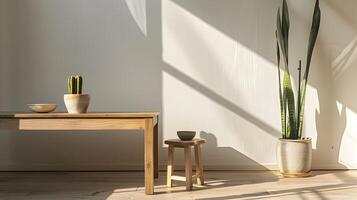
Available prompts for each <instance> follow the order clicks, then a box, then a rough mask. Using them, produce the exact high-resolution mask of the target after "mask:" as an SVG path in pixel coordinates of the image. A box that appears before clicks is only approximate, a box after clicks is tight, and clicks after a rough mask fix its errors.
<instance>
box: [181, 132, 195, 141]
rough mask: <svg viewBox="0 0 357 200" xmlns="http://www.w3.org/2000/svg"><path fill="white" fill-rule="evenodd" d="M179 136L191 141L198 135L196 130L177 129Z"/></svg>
mask: <svg viewBox="0 0 357 200" xmlns="http://www.w3.org/2000/svg"><path fill="white" fill-rule="evenodd" d="M177 136H178V137H179V138H180V140H182V141H189V140H192V139H193V138H194V137H195V136H196V131H177Z"/></svg>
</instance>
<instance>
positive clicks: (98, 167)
mask: <svg viewBox="0 0 357 200" xmlns="http://www.w3.org/2000/svg"><path fill="white" fill-rule="evenodd" d="M143 169H144V165H141V164H120V165H119V164H118V165H116V164H72V165H71V164H23V165H0V171H143ZM159 169H160V171H165V170H166V164H160V165H159ZM175 169H176V170H183V169H184V166H183V165H175ZM204 169H205V170H212V171H215V170H217V171H218V170H220V171H231V170H232V171H234V170H253V171H262V170H277V169H278V167H277V165H275V164H268V165H204ZM341 169H355V168H347V167H344V166H342V165H339V164H324V165H315V166H313V170H341Z"/></svg>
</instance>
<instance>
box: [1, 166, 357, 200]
mask: <svg viewBox="0 0 357 200" xmlns="http://www.w3.org/2000/svg"><path fill="white" fill-rule="evenodd" d="M143 177H144V174H143V173H142V172H16V173H15V172H0V199H1V200H3V199H4V200H5V199H6V200H19V199H21V200H22V199H26V200H35V199H36V200H57V199H58V200H67V199H68V200H74V199H89V200H94V199H96V200H104V199H108V200H114V199H158V200H164V199H200V200H230V199H250V200H252V199H269V200H270V199H273V200H277V199H279V200H280V199H283V200H284V199H287V200H294V199H298V200H306V199H318V200H324V199H332V200H339V199H341V200H349V199H351V200H355V199H357V171H315V172H313V176H312V177H309V178H301V179H297V178H288V179H281V178H279V177H278V176H277V175H276V174H275V173H274V172H267V171H209V172H205V178H206V183H207V184H206V186H197V185H194V191H191V192H186V191H185V186H184V183H182V182H175V183H174V188H172V189H167V188H166V186H165V184H166V183H165V181H166V175H165V173H161V174H160V178H159V179H158V180H156V181H155V182H156V183H155V184H156V186H155V191H156V195H154V196H146V195H145V194H144V187H143Z"/></svg>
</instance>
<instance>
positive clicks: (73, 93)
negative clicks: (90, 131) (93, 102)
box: [64, 76, 90, 114]
mask: <svg viewBox="0 0 357 200" xmlns="http://www.w3.org/2000/svg"><path fill="white" fill-rule="evenodd" d="M82 85H83V78H82V77H81V76H70V77H69V78H68V93H69V94H65V95H64V103H65V105H66V108H67V111H68V113H72V114H78V113H86V112H87V109H88V105H89V101H90V97H89V95H88V94H82Z"/></svg>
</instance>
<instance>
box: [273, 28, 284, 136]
mask: <svg viewBox="0 0 357 200" xmlns="http://www.w3.org/2000/svg"><path fill="white" fill-rule="evenodd" d="M275 37H276V51H277V52H276V55H277V60H278V81H279V100H280V115H281V116H280V117H281V131H282V137H283V138H286V112H285V103H284V102H285V101H284V99H283V92H282V87H281V78H280V48H279V42H278V33H277V31H275Z"/></svg>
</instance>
